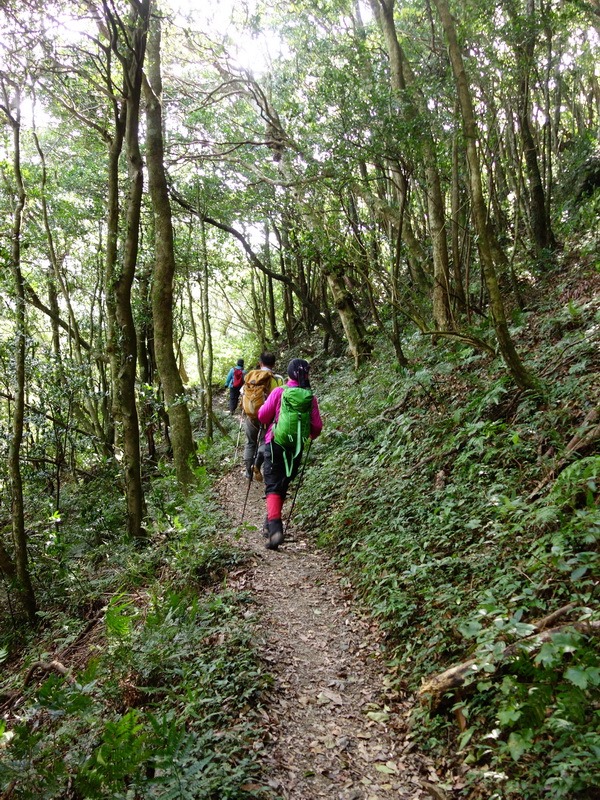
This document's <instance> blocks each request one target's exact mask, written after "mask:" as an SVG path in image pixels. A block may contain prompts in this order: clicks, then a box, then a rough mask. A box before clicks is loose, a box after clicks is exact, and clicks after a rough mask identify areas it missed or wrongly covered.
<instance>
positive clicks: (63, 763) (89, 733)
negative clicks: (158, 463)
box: [0, 456, 270, 800]
mask: <svg viewBox="0 0 600 800" xmlns="http://www.w3.org/2000/svg"><path fill="white" fill-rule="evenodd" d="M207 458H208V456H207ZM205 472H206V471H205V470H204V469H202V468H201V469H200V471H199V475H198V477H199V483H200V488H199V491H198V493H196V494H194V495H193V496H190V497H182V496H181V494H180V493H179V492H178V490H177V487H176V484H175V481H174V479H173V477H172V476H171V475H170V474H169V473H167V472H165V474H164V475H163V476H162V477H159V478H157V479H155V481H154V482H153V484H152V488H151V489H150V491H149V494H148V500H149V519H151V520H153V522H152V526H151V529H150V530H149V534H150V536H149V540H148V542H146V543H145V544H143V545H135V544H133V543H131V542H129V543H128V542H126V541H125V540H124V539H123V536H122V533H121V531H122V530H123V526H122V517H121V515H120V514H119V512H118V511H117V510H116V509H118V508H119V503H120V498H118V497H117V495H116V492H115V480H114V478H115V476H114V475H112V474H111V470H110V469H109V468H108V467H107V468H106V472H104V473H103V474H101V475H98V476H96V480H95V481H94V482H93V483H91V484H90V485H88V486H86V487H85V490H84V491H83V492H82V491H81V490H78V488H77V487H71V489H70V495H69V492H66V493H65V497H64V499H63V508H64V511H63V514H62V519H61V521H60V525H57V524H56V522H57V520H56V519H54V520H52V524H50V525H49V526H48V528H47V529H45V532H44V533H43V535H42V534H40V536H39V537H38V538H37V539H34V542H33V547H39V548H40V550H42V549H43V550H44V553H45V556H44V559H43V560H40V559H39V558H38V557H37V555H38V554H36V559H35V563H42V564H43V565H44V567H45V569H46V571H45V573H44V574H43V575H42V574H39V575H37V576H36V580H37V582H38V584H39V586H40V592H41V594H40V598H41V606H42V608H44V609H45V611H44V614H43V615H42V617H43V622H42V626H43V627H42V630H41V631H37V633H36V635H35V638H34V636H33V634H32V635H31V639H30V640H29V641H27V639H26V638H24V637H23V636H21V635H20V634H19V632H15V631H11V630H10V629H9V628H8V627H7V628H6V629H5V631H4V642H5V647H4V658H5V659H7V665H8V666H9V667H10V670H7V673H8V672H10V677H9V678H8V679H7V680H6V681H5V682H4V685H3V687H2V691H3V697H4V701H5V702H4V704H3V712H4V713H3V721H2V722H0V748H1V755H2V758H1V760H0V793H2V794H3V796H7V797H8V796H10V797H11V798H15V800H16V798H19V800H20V799H21V798H22V799H23V800H25V799H26V798H28V799H31V800H34V798H35V800H41V799H42V798H43V799H44V800H50V799H51V798H52V799H53V798H61V800H65V799H68V798H72V799H73V800H80V799H82V798H86V800H87V799H88V798H89V799H90V800H92V799H93V798H111V800H117V799H118V798H123V800H125V798H127V800H135V799H136V798H139V799H142V798H143V800H149V798H161V800H168V798H177V800H183V799H184V798H189V799H190V800H191V799H192V798H193V799H194V800H202V799H205V800H217V798H219V800H221V799H222V798H236V800H242V798H251V797H256V798H258V797H260V798H266V797H268V796H269V790H268V789H267V788H264V787H262V786H261V784H260V780H259V770H258V765H257V755H256V754H257V750H258V749H260V735H261V734H260V729H259V725H258V724H257V712H256V707H257V706H260V703H261V696H262V694H263V693H264V691H265V690H266V689H267V687H268V686H269V683H270V678H269V676H268V675H267V674H266V673H265V672H264V671H263V668H262V666H261V664H260V662H259V660H258V658H257V655H256V653H255V651H254V648H253V645H252V637H253V618H254V611H253V608H252V605H251V603H250V598H249V597H248V596H247V595H246V594H244V593H243V592H237V591H234V590H233V589H231V588H228V585H227V580H226V576H227V572H228V570H229V569H230V568H231V567H233V566H236V565H238V564H240V563H242V562H243V560H244V559H245V557H246V556H245V554H244V553H243V552H242V551H241V550H240V549H237V548H235V547H233V546H232V545H228V544H226V543H225V542H224V540H223V538H222V537H220V536H219V527H220V524H221V523H222V522H223V520H222V519H221V517H220V512H219V511H218V509H217V508H216V506H215V504H214V502H213V501H212V500H211V497H210V495H209V492H208V482H207V478H206V474H205ZM99 495H102V503H98V496H99ZM99 508H100V509H102V512H101V513H99V512H98V509H99ZM113 509H114V510H113ZM57 598H60V599H59V600H57ZM40 642H41V644H40ZM51 662H58V663H59V665H60V664H61V663H62V662H64V663H62V666H65V665H66V666H68V667H69V669H68V671H67V674H60V673H59V672H58V670H57V668H56V665H55V664H54V665H53V664H52V663H51ZM24 683H25V684H26V685H24ZM4 793H6V794H4Z"/></svg>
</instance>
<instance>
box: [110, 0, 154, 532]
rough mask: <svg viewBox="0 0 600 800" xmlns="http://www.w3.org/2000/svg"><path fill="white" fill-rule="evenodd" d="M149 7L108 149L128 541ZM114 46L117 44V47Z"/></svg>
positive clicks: (137, 515)
mask: <svg viewBox="0 0 600 800" xmlns="http://www.w3.org/2000/svg"><path fill="white" fill-rule="evenodd" d="M148 15H149V3H148V2H145V3H143V2H142V3H140V4H139V6H138V15H137V16H136V18H135V19H134V21H133V23H132V25H131V29H130V49H129V50H128V56H127V60H126V62H125V64H124V68H123V72H124V84H125V85H126V87H127V89H126V102H125V107H124V109H123V110H122V111H121V112H119V111H118V109H117V108H116V107H115V134H114V139H113V142H112V144H111V148H110V157H109V176H108V221H107V225H108V238H107V247H106V262H105V286H106V296H107V312H108V350H109V353H110V357H111V372H112V384H113V408H114V416H115V420H116V421H117V422H118V423H119V424H120V426H121V428H122V444H123V470H124V476H125V496H126V501H127V528H128V533H129V536H131V537H134V538H139V537H143V536H145V535H146V531H145V529H144V528H143V526H142V522H143V518H144V514H145V501H144V490H143V486H142V468H141V453H140V428H139V418H138V410H137V403H136V395H135V380H136V370H137V334H136V330H135V322H134V319H133V311H132V308H131V289H132V286H133V280H134V276H135V270H136V266H137V258H138V250H139V231H140V215H141V207H142V193H143V187H144V173H143V162H142V156H141V153H140V144H139V121H140V103H141V89H142V75H143V66H144V56H145V52H146V37H147V31H148ZM113 44H114V46H116V43H113ZM123 138H124V140H125V145H126V155H127V165H128V177H129V191H128V196H127V210H126V219H127V228H126V235H125V242H124V247H123V264H122V267H121V269H120V270H119V269H118V268H117V242H118V233H119V156H120V154H121V148H122V143H123Z"/></svg>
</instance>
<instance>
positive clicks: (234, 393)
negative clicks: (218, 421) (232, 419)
mask: <svg viewBox="0 0 600 800" xmlns="http://www.w3.org/2000/svg"><path fill="white" fill-rule="evenodd" d="M241 388H242V387H241V386H238V387H237V388H236V387H235V386H230V387H229V413H230V414H233V412H234V411H235V410H236V408H237V406H238V402H239V399H240V391H241Z"/></svg>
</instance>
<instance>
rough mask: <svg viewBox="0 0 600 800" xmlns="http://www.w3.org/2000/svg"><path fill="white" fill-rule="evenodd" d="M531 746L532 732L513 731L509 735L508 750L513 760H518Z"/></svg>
mask: <svg viewBox="0 0 600 800" xmlns="http://www.w3.org/2000/svg"><path fill="white" fill-rule="evenodd" d="M530 747H531V732H530V731H528V732H527V733H526V734H525V735H522V734H520V733H517V732H513V733H511V734H510V736H509V737H508V751H509V753H510V755H511V757H512V759H513V761H518V760H519V759H520V758H521V756H522V755H523V753H524V752H525V751H526V750H528V749H529V748H530Z"/></svg>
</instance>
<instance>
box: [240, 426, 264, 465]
mask: <svg viewBox="0 0 600 800" xmlns="http://www.w3.org/2000/svg"><path fill="white" fill-rule="evenodd" d="M244 430H245V431H246V444H245V446H244V463H245V465H246V467H247V468H248V469H250V468H251V467H252V465H253V464H254V463H255V462H254V459H255V458H256V466H257V467H258V468H259V469H260V467H261V465H262V462H263V459H264V456H263V452H264V448H263V446H262V445H261V446H260V447H259V448H258V456H257V454H256V448H257V447H258V444H259V442H258V434H259V433H260V423H259V421H258V420H257V419H250V417H246V419H245V420H244Z"/></svg>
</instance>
